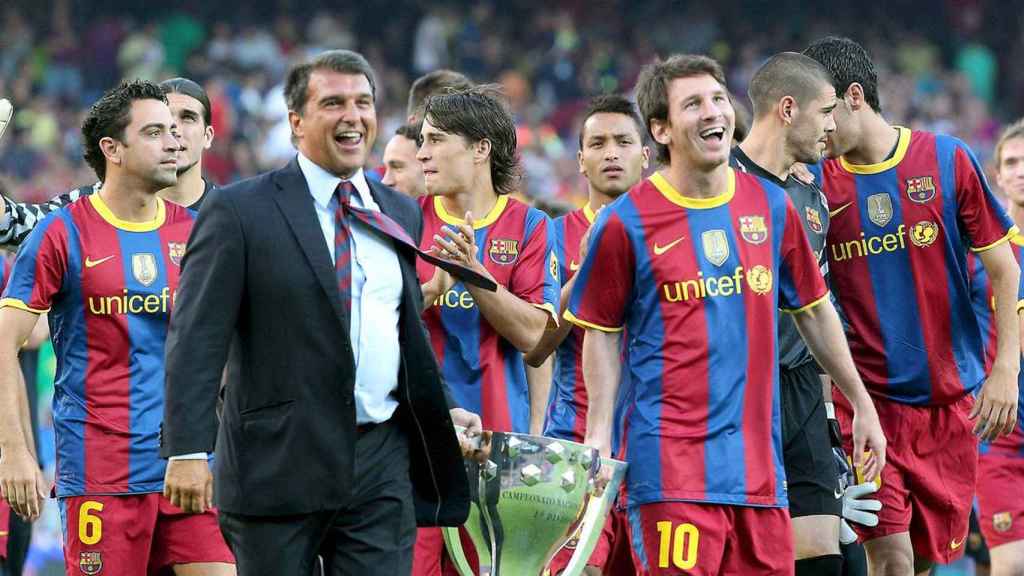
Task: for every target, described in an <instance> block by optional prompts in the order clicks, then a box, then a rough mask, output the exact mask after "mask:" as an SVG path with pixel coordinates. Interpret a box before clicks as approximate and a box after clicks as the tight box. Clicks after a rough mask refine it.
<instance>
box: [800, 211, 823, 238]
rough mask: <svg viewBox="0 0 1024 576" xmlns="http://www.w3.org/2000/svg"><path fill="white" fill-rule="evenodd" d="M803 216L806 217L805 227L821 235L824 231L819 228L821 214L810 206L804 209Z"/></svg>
mask: <svg viewBox="0 0 1024 576" xmlns="http://www.w3.org/2000/svg"><path fill="white" fill-rule="evenodd" d="M804 214H805V215H806V216H807V226H808V227H810V229H811V230H813V231H814V232H817V233H818V234H821V231H822V230H824V228H823V227H822V226H821V214H819V213H818V211H817V210H815V209H814V208H811V207H810V206H808V207H807V208H805V209H804Z"/></svg>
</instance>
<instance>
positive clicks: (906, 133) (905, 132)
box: [839, 126, 910, 174]
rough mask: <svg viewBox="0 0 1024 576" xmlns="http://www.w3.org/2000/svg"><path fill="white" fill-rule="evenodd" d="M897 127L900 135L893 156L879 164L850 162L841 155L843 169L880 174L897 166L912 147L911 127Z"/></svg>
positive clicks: (840, 161) (858, 172)
mask: <svg viewBox="0 0 1024 576" xmlns="http://www.w3.org/2000/svg"><path fill="white" fill-rule="evenodd" d="M895 128H896V129H897V130H899V133H900V135H899V138H898V139H897V140H896V153H895V154H893V155H892V158H889V159H888V160H883V161H881V162H879V163H877V164H850V163H849V162H847V161H846V157H845V156H840V157H839V165H840V166H842V167H843V170H846V171H847V172H851V173H853V174H878V173H880V172H885V171H886V170H888V169H890V168H892V167H893V166H896V165H897V164H899V163H900V162H902V161H903V157H904V156H906V155H907V149H908V148H910V128H904V127H903V126H895Z"/></svg>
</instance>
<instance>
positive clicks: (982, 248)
mask: <svg viewBox="0 0 1024 576" xmlns="http://www.w3.org/2000/svg"><path fill="white" fill-rule="evenodd" d="M1019 232H1020V228H1017V227H1016V226H1011V227H1010V231H1009V232H1007V233H1006V236H1003V237H1002V238H1000V239H999V240H996V241H995V242H993V243H991V244H989V245H987V246H979V247H978V248H975V247H973V246H972V247H971V252H984V251H985V250H991V249H993V248H995V247H996V246H999V245H1000V244H1002V243H1003V242H1009V241H1011V240H1012V239H1013V237H1014V236H1016V235H1017V233H1019Z"/></svg>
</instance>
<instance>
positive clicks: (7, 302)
mask: <svg viewBox="0 0 1024 576" xmlns="http://www.w3.org/2000/svg"><path fill="white" fill-rule="evenodd" d="M0 308H16V309H18V310H24V311H25V312H31V313H33V314H46V313H47V312H49V311H50V309H49V308H47V309H45V310H36V309H35V308H31V307H29V305H28V304H25V303H24V302H22V301H21V300H19V299H17V298H4V299H2V300H0Z"/></svg>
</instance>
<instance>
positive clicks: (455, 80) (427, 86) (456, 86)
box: [405, 69, 473, 116]
mask: <svg viewBox="0 0 1024 576" xmlns="http://www.w3.org/2000/svg"><path fill="white" fill-rule="evenodd" d="M472 87H473V81H472V80H470V79H469V78H468V77H467V76H466V75H465V74H463V73H461V72H456V71H454V70H446V69H442V70H434V71H433V72H428V73H426V74H424V75H423V76H420V77H419V78H417V79H416V80H414V81H413V83H412V86H411V87H410V88H409V103H408V104H407V105H406V109H405V114H406V116H416V115H418V114H419V113H420V112H422V111H423V106H424V105H425V104H426V102H427V98H429V97H431V96H433V95H435V94H443V93H444V92H445V91H452V92H464V91H466V90H469V89H470V88H472Z"/></svg>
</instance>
